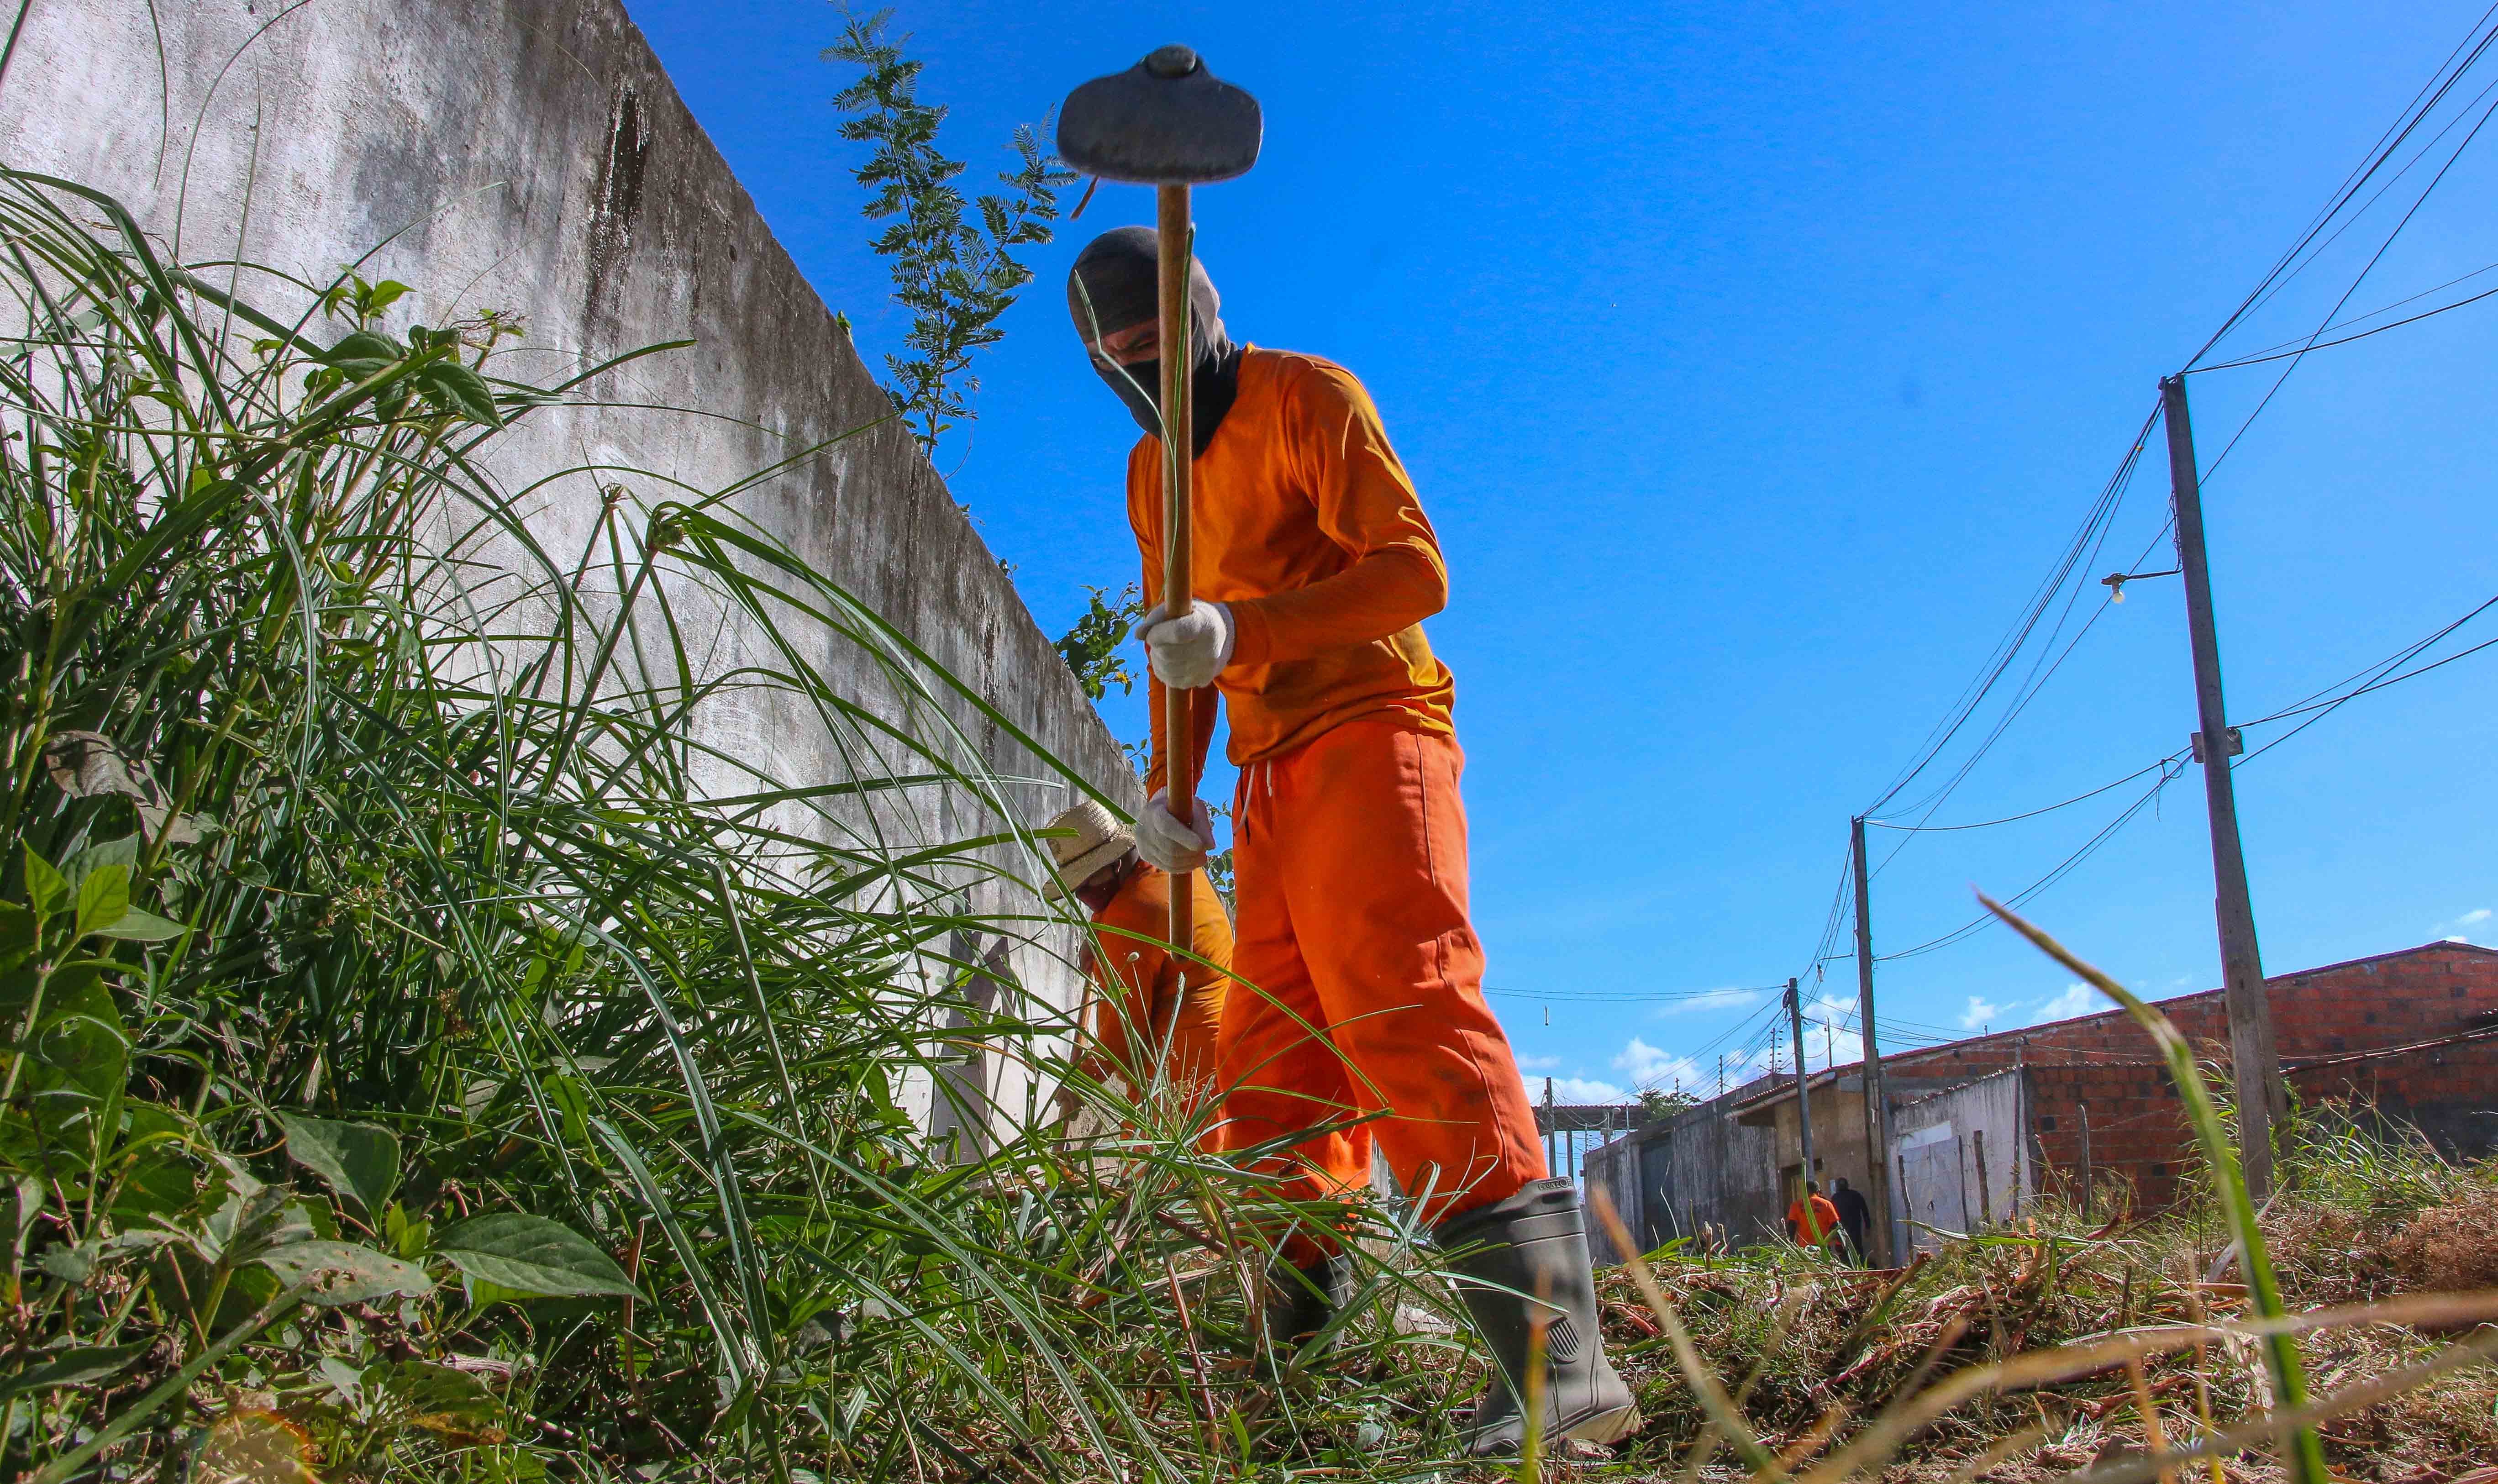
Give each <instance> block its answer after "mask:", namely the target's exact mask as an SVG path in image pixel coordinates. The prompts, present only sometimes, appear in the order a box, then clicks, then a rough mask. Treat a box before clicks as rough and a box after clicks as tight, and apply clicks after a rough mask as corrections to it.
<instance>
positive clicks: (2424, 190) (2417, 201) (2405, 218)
mask: <svg viewBox="0 0 2498 1484" xmlns="http://www.w3.org/2000/svg"><path fill="white" fill-rule="evenodd" d="M2491 36H2492V37H2498V31H2493V32H2492V33H2491ZM2487 45H2488V42H2487V40H2485V39H2484V41H2483V42H2482V48H2479V49H2476V50H2475V51H2474V52H2473V59H2474V60H2476V61H2477V60H2478V59H2479V57H2480V55H2481V50H2482V49H2486V48H2487ZM2466 65H2467V66H2468V65H2469V63H2467V64H2466ZM2457 76H2458V78H2459V77H2460V74H2457ZM2493 91H2498V82H2492V83H2491V84H2490V85H2489V86H2488V87H2484V88H2482V90H2481V92H2480V93H2479V94H2478V95H2477V96H2475V97H2474V98H2473V100H2472V104H2471V105H2467V112H2468V110H2469V108H2470V107H2473V106H2478V105H2479V104H2480V102H2481V100H2482V98H2486V97H2488V96H2489V95H2490V93H2492V92H2493ZM2444 96H2445V94H2444V92H2443V91H2441V92H2440V93H2439V97H2440V98H2441V99H2443V97H2444ZM2492 113H2498V103H2493V104H2491V105H2490V106H2489V107H2488V108H2487V109H2484V110H2482V114H2481V118H2480V121H2479V122H2477V123H2475V124H2474V125H2473V126H2472V132H2471V133H2469V134H2466V135H2465V136H2464V137H2463V143H2461V144H2459V145H2455V146H2454V152H2453V153H2451V154H2450V155H2448V156H2447V158H2446V163H2445V164H2443V165H2441V166H2439V167H2438V171H2437V174H2436V175H2435V176H2433V177H2430V179H2429V182H2428V184H2426V185H2424V186H2422V187H2421V188H2420V193H2419V195H2418V197H2416V198H2414V200H2413V201H2412V204H2411V207H2410V209H2409V210H2405V211H2404V212H2403V214H2402V217H2401V219H2400V220H2398V221H2396V222H2395V223H2394V226H2393V230H2392V231H2390V232H2387V233H2386V240H2385V241H2384V242H2380V243H2378V244H2377V250H2376V251H2375V252H2373V253H2371V254H2370V255H2369V257H2368V261H2367V262H2366V263H2365V264H2363V265H2361V267H2360V269H2359V273H2358V276H2356V277H2354V278H2353V279H2352V280H2351V286H2350V287H2349V288H2346V289H2344V290H2343V291H2342V297H2340V298H2339V299H2336V300H2335V301H2333V307H2331V308H2330V309H2327V310H2326V311H2325V313H2324V318H2323V319H2322V320H2321V321H2319V322H2318V324H2317V327H2316V330H2315V331H2314V332H2313V333H2312V334H2310V335H2309V336H2308V338H2307V343H2306V344H2304V345H2302V346H2300V347H2299V348H2298V349H2297V350H2294V351H2290V352H2287V353H2285V354H2282V355H2275V356H2266V357H2263V358H2262V359H2263V360H2266V361H2288V362H2289V363H2290V364H2289V365H2287V366H2285V367H2283V368H2282V369H2281V374H2280V375H2279V376H2277V377H2275V378H2274V379H2273V384H2272V386H2271V387H2270V388H2268V389H2267V390H2266V391H2265V392H2264V394H2263V400H2262V401H2260V402H2258V403H2256V409H2255V410H2254V411H2252V412H2250V413H2248V414H2247V418H2246V421H2245V422H2243V423H2240V424H2239V425H2238V431H2237V432H2236V433H2234V434H2232V435H2230V436H2229V441H2228V442H2227V443H2226V445H2225V446H2223V448H2222V449H2221V454H2220V457H2219V458H2216V459H2214V460H2213V461H2212V462H2211V464H2210V465H2209V466H2208V467H2207V468H2204V469H2203V471H2202V475H2201V477H2202V478H2203V479H2205V480H2206V481H2208V480H2209V479H2210V478H2211V476H2212V475H2213V474H2215V473H2218V472H2219V471H2220V468H2221V466H2222V465H2224V464H2226V463H2227V462H2228V458H2229V455H2230V454H2231V453H2232V452H2234V451H2235V450H2236V449H2237V446H2238V441H2239V439H2241V438H2244V437H2245V436H2247V430H2248V429H2250V428H2252V427H2254V426H2255V423H2256V419H2257V418H2258V417H2261V416H2262V415H2263V413H2264V409H2265V408H2266V407H2269V406H2271V405H2272V401H2273V399H2274V398H2275V397H2278V396H2280V395H2281V389H2282V387H2283V386H2284V385H2285V384H2287V383H2288V382H2289V380H2290V373H2291V372H2293V371H2297V370H2298V368H2299V367H2300V366H2301V365H2302V364H2304V362H2305V361H2306V358H2307V355H2308V352H2310V351H2312V350H2316V349H2319V348H2320V346H2319V344H2318V341H2319V340H2320V339H2322V336H2323V335H2324V329H2325V326H2327V325H2330V324H2331V323H2332V322H2333V319H2334V316H2336V315H2338V314H2340V313H2341V312H2342V309H2343V306H2346V305H2348V304H2349V303H2350V302H2351V296H2352V295H2354V294H2355V293H2357V292H2359V285H2360V284H2362V283H2365V282H2366V281H2367V279H2368V274H2371V273H2374V272H2375V271H2376V267H2377V265H2378V264H2379V263H2380V262H2382V261H2384V259H2385V256H2386V253H2387V252H2389V251H2391V250H2392V248H2393V245H2394V240H2395V239H2396V238H2399V237H2401V236H2402V234H2403V229H2404V228H2405V227H2408V226H2410V225H2411V223H2412V218H2413V217H2415V216H2417V215H2418V214H2419V210H2420V208H2421V207H2423V206H2426V205H2427V204H2428V198H2429V196H2430V195H2431V194H2432V193H2433V192H2435V191H2436V189H2437V188H2438V186H2439V185H2440V184H2442V183H2443V182H2444V181H2445V179H2446V177H2447V173H2448V172H2450V171H2451V170H2453V169H2454V165H2455V162H2456V161H2457V160H2460V159H2462V158H2463V151H2464V150H2466V149H2468V148H2470V147H2471V146H2472V142H2473V141H2474V140H2476V139H2478V138H2480V137H2481V131H2482V128H2483V127H2484V126H2485V125H2487V123H2488V122H2489V119H2490V115H2491V114H2492ZM2455 122H2456V123H2459V122H2461V119H2460V118H2458V119H2457V120H2455ZM2454 127H2455V124H2454V123H2450V124H2448V125H2447V126H2446V128H2444V129H2441V130H2439V131H2438V133H2437V135H2436V136H2435V137H2434V138H2432V139H2431V140H2430V141H2429V143H2428V144H2426V145H2422V146H2421V147H2420V154H2419V155H2417V156H2414V158H2413V163H2414V164H2417V163H2418V161H2419V159H2420V158H2421V157H2423V156H2425V155H2426V154H2427V152H2428V151H2429V150H2430V149H2432V148H2434V147H2436V145H2437V143H2438V141H2439V140H2443V139H2444V138H2446V136H2447V135H2448V134H2449V133H2451V132H2452V131H2453V129H2454ZM2410 170H2411V166H2409V165H2406V166H2405V167H2403V171H2402V174H2409V173H2410ZM2400 178H2401V175H2397V176H2396V177H2395V179H2400ZM2393 184H2394V181H2393V180H2388V181H2386V189H2387V190H2390V189H2391V188H2392V187H2393ZM2384 194H2385V192H2384V191H2383V190H2381V191H2379V192H2378V195H2379V196H2382V195H2384ZM2375 204H2376V203H2375V200H2374V199H2373V198H2372V199H2371V201H2370V202H2369V205H2370V206H2374V205H2375ZM2363 210H2364V209H2363ZM2355 220H2356V218H2355V217H2354V221H2355ZM2340 235H2341V234H2340V233H2338V232H2337V233H2336V234H2335V236H2336V237H2339V236H2340ZM2420 317H2422V318H2425V317H2426V316H2424V315H2423V316H2420ZM2386 328H2388V329H2390V328H2392V327H2391V326H2387V327H2386ZM2350 339H2365V337H2364V336H2352V337H2350ZM2210 349H2211V345H2210V344H2209V343H2208V342H2207V343H2206V344H2205V345H2204V347H2203V350H2202V351H2197V352H2196V353H2195V360H2198V361H2199V360H2201V359H2202V356H2203V354H2204V352H2207V351H2209V350H2210ZM2193 370H2194V365H2193V363H2192V362H2190V363H2188V366H2187V371H2193ZM2186 373H2187V372H2184V371H2181V372H2180V373H2179V374H2181V375H2183V374H2186Z"/></svg>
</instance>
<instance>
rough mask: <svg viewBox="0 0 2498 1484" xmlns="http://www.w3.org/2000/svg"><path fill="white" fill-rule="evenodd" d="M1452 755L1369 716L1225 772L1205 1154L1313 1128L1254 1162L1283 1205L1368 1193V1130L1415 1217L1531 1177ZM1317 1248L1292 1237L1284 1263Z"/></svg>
mask: <svg viewBox="0 0 2498 1484" xmlns="http://www.w3.org/2000/svg"><path fill="white" fill-rule="evenodd" d="M1464 765H1465V758H1464V754H1463V753H1461V752H1460V751H1459V750H1458V748H1457V742H1456V741H1455V740H1454V739H1452V738H1449V737H1443V736H1438V735H1435V734H1432V733H1429V732H1423V731H1416V730H1414V729H1412V728H1411V727H1410V726H1405V725H1403V724H1400V723H1398V722H1395V721H1391V720H1380V721H1357V722H1348V723H1346V724H1344V725H1342V726H1335V727H1331V728H1329V730H1328V731H1326V732H1324V733H1322V734H1321V735H1320V736H1318V737H1317V738H1316V739H1314V740H1312V741H1311V742H1309V743H1307V744H1305V745H1304V746H1301V747H1299V748H1296V749H1295V750H1293V751H1292V752H1289V753H1286V754H1283V755H1282V756H1280V757H1276V758H1265V759H1262V760H1260V761H1257V762H1254V763H1251V764H1249V765H1247V766H1245V767H1243V768H1242V769H1241V770H1240V786H1239V790H1238V792H1237V794H1236V795H1235V796H1234V798H1233V821H1232V830H1233V848H1234V851H1235V855H1234V857H1233V863H1234V868H1235V877H1234V879H1235V881H1236V882H1237V883H1238V887H1237V892H1238V894H1237V896H1236V898H1235V903H1234V905H1235V909H1236V917H1237V919H1238V920H1237V925H1236V927H1235V933H1236V942H1235V944H1234V947H1233V988H1232V993H1231V997H1230V998H1229V999H1228V1000H1227V1001H1226V1002H1225V1004H1224V1013H1223V1032H1222V1038H1221V1043H1220V1045H1221V1052H1220V1056H1221V1062H1222V1067H1223V1081H1224V1085H1225V1086H1226V1087H1227V1088H1229V1089H1230V1090H1229V1091H1228V1092H1227V1094H1226V1096H1225V1101H1224V1109H1223V1113H1224V1146H1225V1147H1226V1148H1227V1149H1235V1150H1236V1149H1243V1148H1249V1147H1254V1146H1256V1145H1261V1144H1265V1143H1267V1142H1269V1141H1271V1140H1274V1139H1276V1138H1279V1137H1281V1136H1284V1135H1287V1134H1292V1133H1296V1132H1298V1131H1301V1130H1305V1129H1307V1130H1314V1131H1315V1132H1313V1133H1312V1134H1311V1136H1310V1137H1308V1138H1306V1139H1303V1140H1301V1141H1298V1142H1297V1143H1296V1144H1295V1145H1292V1146H1290V1148H1289V1150H1288V1152H1286V1153H1283V1154H1279V1155H1277V1156H1274V1157H1273V1158H1272V1159H1271V1160H1270V1161H1269V1162H1268V1165H1267V1168H1268V1169H1269V1170H1270V1171H1273V1172H1274V1173H1278V1174H1283V1175H1285V1176H1286V1178H1285V1179H1284V1180H1283V1182H1282V1184H1281V1187H1280V1189H1279V1190H1278V1191H1277V1194H1278V1195H1279V1196H1280V1197H1281V1198H1282V1199H1284V1200H1288V1201H1293V1200H1311V1201H1326V1200H1330V1199H1337V1198H1340V1197H1341V1196H1343V1195H1344V1194H1345V1193H1346V1192H1349V1191H1352V1190H1356V1189H1359V1188H1361V1187H1362V1186H1365V1185H1367V1184H1368V1183H1369V1181H1370V1145H1371V1142H1372V1140H1373V1139H1374V1138H1375V1139H1376V1140H1377V1142H1378V1145H1379V1147H1380V1149H1381V1151H1382V1152H1384V1153H1385V1154H1386V1155H1387V1161H1388V1167H1389V1169H1390V1170H1391V1171H1392V1172H1393V1174H1394V1175H1395V1177H1396V1181H1397V1184H1398V1186H1399V1187H1400V1188H1401V1189H1402V1190H1403V1191H1404V1192H1405V1194H1406V1195H1407V1196H1409V1197H1412V1198H1415V1199H1424V1198H1425V1197H1426V1196H1427V1203H1428V1204H1427V1206H1426V1209H1425V1211H1424V1213H1423V1214H1424V1218H1425V1220H1426V1221H1430V1222H1438V1221H1445V1220H1447V1219H1448V1218H1449V1217H1450V1216H1453V1215H1456V1214H1457V1213H1458V1212H1460V1211H1464V1210H1472V1209H1473V1208H1475V1207H1477V1206H1483V1205H1488V1204H1489V1203H1491V1202H1494V1201H1498V1200H1502V1199H1504V1198H1506V1197H1508V1196H1511V1195H1514V1194H1516V1193H1517V1191H1518V1189H1519V1187H1520V1186H1521V1185H1523V1184H1525V1183H1526V1182H1527V1181H1529V1180H1534V1179H1541V1178H1544V1175H1545V1164H1544V1150H1543V1146H1542V1145H1541V1143H1540V1142H1539V1140H1538V1138H1537V1135H1536V1130H1535V1112H1534V1108H1533V1106H1532V1105H1531V1104H1529V1103H1528V1102H1527V1098H1526V1086H1525V1083H1524V1082H1523V1081H1521V1080H1520V1077H1519V1071H1518V1058H1517V1055H1516V1054H1515V1053H1514V1052H1513V1051H1512V1050H1511V1049H1510V1045H1509V1038H1508V1037H1507V1036H1505V1035H1503V1034H1502V1033H1501V1028H1500V1022H1499V1021H1498V1020H1497V1019H1495V1018H1493V1016H1492V1013H1491V1010H1490V1008H1489V1006H1487V1005H1486V1004H1485V1003H1484V997H1483V971H1484V954H1483V944H1482V942H1481V941H1480V940H1479V939H1477V938H1476V936H1475V931H1474V927H1473V925H1472V923H1471V922H1470V921H1469V920H1468V919H1467V916H1466V820H1465V808H1464V805H1463V804H1462V803H1461V802H1460V800H1459V798H1458V795H1457V780H1458V775H1459V774H1460V772H1461V771H1462V770H1463V768H1464ZM1383 1110H1384V1111H1385V1113H1386V1116H1384V1117H1380V1118H1378V1119H1375V1120H1373V1121H1371V1122H1367V1123H1361V1124H1358V1125H1356V1126H1354V1127H1351V1128H1344V1127H1329V1125H1332V1124H1341V1123H1342V1122H1343V1121H1344V1120H1346V1119H1348V1118H1353V1117H1359V1116H1361V1115H1364V1114H1369V1113H1380V1112H1382V1111H1383ZM1324 1241H1325V1239H1324V1238H1322V1239H1320V1240H1319V1241H1315V1242H1314V1241H1313V1240H1312V1239H1311V1238H1310V1237H1309V1236H1307V1235H1304V1234H1296V1235H1295V1236H1294V1237H1292V1238H1290V1239H1288V1240H1287V1242H1286V1243H1285V1247H1284V1255H1285V1256H1286V1257H1287V1258H1288V1259H1289V1260H1291V1261H1294V1262H1296V1263H1305V1262H1309V1261H1314V1260H1315V1259H1316V1258H1317V1256H1319V1255H1321V1250H1322V1248H1321V1242H1324Z"/></svg>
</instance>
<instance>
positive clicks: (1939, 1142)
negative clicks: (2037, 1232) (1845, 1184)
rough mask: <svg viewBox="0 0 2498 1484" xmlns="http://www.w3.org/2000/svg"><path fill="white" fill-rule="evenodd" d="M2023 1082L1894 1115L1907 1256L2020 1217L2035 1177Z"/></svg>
mask: <svg viewBox="0 0 2498 1484" xmlns="http://www.w3.org/2000/svg"><path fill="white" fill-rule="evenodd" d="M2023 1079H2024V1074H2023V1073H2020V1072H1998V1073H1996V1074H1994V1075H1993V1076H1991V1077H1982V1078H1979V1079H1978V1080H1977V1081H1973V1082H1970V1083H1969V1084H1967V1085H1966V1086H1961V1087H1955V1088H1953V1089H1952V1090H1950V1091H1949V1092H1940V1093H1937V1094H1935V1095H1934V1096H1932V1097H1928V1098H1920V1099H1918V1100H1917V1101H1916V1102H1913V1103H1909V1104H1906V1105H1905V1106H1903V1107H1901V1108H1900V1109H1899V1110H1897V1111H1896V1112H1895V1113H1893V1114H1892V1115H1891V1141H1892V1142H1891V1149H1892V1154H1891V1157H1892V1161H1893V1164H1892V1170H1893V1172H1894V1178H1895V1179H1896V1181H1897V1184H1898V1197H1897V1199H1898V1201H1899V1202H1901V1203H1905V1205H1906V1210H1907V1214H1908V1220H1909V1223H1910V1229H1909V1236H1908V1243H1906V1244H1903V1245H1902V1246H1901V1247H1900V1248H1899V1250H1900V1251H1902V1252H1903V1253H1904V1254H1905V1253H1908V1252H1934V1251H1939V1250H1940V1249H1941V1247H1942V1243H1943V1239H1942V1238H1941V1237H1940V1236H1938V1233H1944V1232H1958V1233H1967V1232H1975V1231H1981V1230H1986V1229H1989V1228H1991V1227H1996V1226H2001V1225H2002V1224H2003V1223H2004V1222H2006V1221H2010V1220H2011V1219H2013V1218H2014V1217H2015V1216H2017V1215H2019V1214H2020V1212H2021V1209H2022V1207H2023V1206H2024V1205H2026V1204H2027V1202H2028V1200H2029V1196H2030V1192H2031V1189H2032V1180H2033V1177H2034V1171H2033V1170H2032V1168H2031V1159H2030V1152H2029V1148H2028V1145H2029V1140H2028V1139H2026V1138H2025V1137H2023V1128H2024V1125H2025V1123H2026V1121H2027V1119H2026V1113H2027V1095H2026V1092H2025V1090H2024V1087H2023ZM1896 1240H1897V1239H1896V1238H1895V1241H1896Z"/></svg>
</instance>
